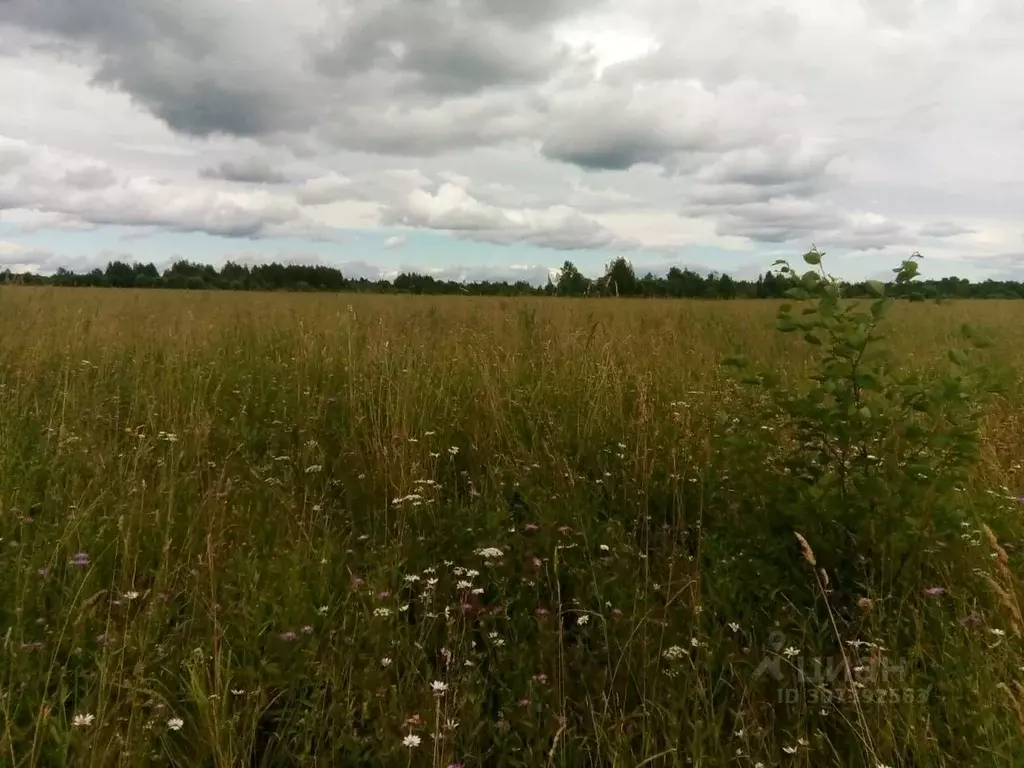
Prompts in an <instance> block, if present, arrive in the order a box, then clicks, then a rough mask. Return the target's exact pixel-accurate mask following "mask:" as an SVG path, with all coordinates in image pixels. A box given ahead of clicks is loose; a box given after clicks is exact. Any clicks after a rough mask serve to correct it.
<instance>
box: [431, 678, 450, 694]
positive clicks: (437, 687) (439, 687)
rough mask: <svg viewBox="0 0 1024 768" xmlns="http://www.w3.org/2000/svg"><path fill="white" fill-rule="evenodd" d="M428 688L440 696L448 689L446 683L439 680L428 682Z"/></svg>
mask: <svg viewBox="0 0 1024 768" xmlns="http://www.w3.org/2000/svg"><path fill="white" fill-rule="evenodd" d="M430 690H431V691H433V693H434V695H435V696H440V695H441V694H443V693H444V692H445V691H447V690H448V683H444V682H441V681H440V680H434V681H433V682H432V683H431V684H430Z"/></svg>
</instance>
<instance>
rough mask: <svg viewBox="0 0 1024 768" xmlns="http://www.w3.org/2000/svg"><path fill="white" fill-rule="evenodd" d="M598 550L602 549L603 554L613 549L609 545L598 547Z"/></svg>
mask: <svg viewBox="0 0 1024 768" xmlns="http://www.w3.org/2000/svg"><path fill="white" fill-rule="evenodd" d="M598 549H600V550H601V551H602V552H607V551H608V550H609V549H611V547H609V546H608V545H607V544H602V545H601V546H600V547H598Z"/></svg>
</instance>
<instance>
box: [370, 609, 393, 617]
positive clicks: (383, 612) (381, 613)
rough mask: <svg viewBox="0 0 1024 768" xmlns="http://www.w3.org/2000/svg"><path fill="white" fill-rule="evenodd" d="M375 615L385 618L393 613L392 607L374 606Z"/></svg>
mask: <svg viewBox="0 0 1024 768" xmlns="http://www.w3.org/2000/svg"><path fill="white" fill-rule="evenodd" d="M373 615H374V616H377V617H378V618H385V617H387V616H390V615H391V609H390V608H374V609H373Z"/></svg>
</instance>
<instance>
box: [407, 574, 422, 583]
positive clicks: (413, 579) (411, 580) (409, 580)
mask: <svg viewBox="0 0 1024 768" xmlns="http://www.w3.org/2000/svg"><path fill="white" fill-rule="evenodd" d="M419 580H420V577H419V576H417V575H416V574H415V573H410V574H409V575H408V576H406V577H405V583H406V584H415V583H416V582H417V581H419Z"/></svg>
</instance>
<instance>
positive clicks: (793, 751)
mask: <svg viewBox="0 0 1024 768" xmlns="http://www.w3.org/2000/svg"><path fill="white" fill-rule="evenodd" d="M782 751H783V752H785V753H786V754H787V755H795V754H796V747H783V748H782Z"/></svg>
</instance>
